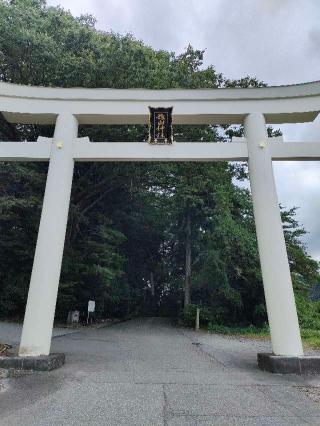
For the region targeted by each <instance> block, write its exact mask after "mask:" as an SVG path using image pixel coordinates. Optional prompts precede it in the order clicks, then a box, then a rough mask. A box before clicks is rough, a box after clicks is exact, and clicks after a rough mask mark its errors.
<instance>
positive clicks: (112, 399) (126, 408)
mask: <svg viewBox="0 0 320 426" xmlns="http://www.w3.org/2000/svg"><path fill="white" fill-rule="evenodd" d="M195 343H200V345H197V344H195ZM266 349H268V343H267V342H248V341H241V340H239V339H232V338H225V337H220V336H215V335H207V334H205V333H203V334H200V335H196V334H194V333H193V332H189V331H184V330H182V329H179V328H175V327H173V326H171V325H170V323H169V322H168V321H166V320H163V319H162V320H161V319H153V318H150V319H141V320H134V321H129V322H126V323H122V324H117V325H114V326H112V327H109V328H102V329H99V330H92V329H91V330H85V331H82V332H78V333H74V334H69V335H66V336H61V337H57V338H55V339H54V340H53V350H54V351H64V352H65V353H66V355H67V363H66V365H65V366H64V367H62V368H61V369H59V370H56V371H54V372H51V373H32V374H28V375H25V376H23V377H20V378H18V379H5V380H3V381H2V383H3V385H4V390H3V391H2V392H1V393H0V425H1V426H9V425H10V426H13V425H14V426H22V425H23V426H31V425H35V426H49V425H50V426H52V425H54V426H62V425H68V426H69V425H78V426H79V425H90V426H91V425H99V426H100V425H110V426H118V425H123V426H135V425H137V426H144V425H146V426H158V425H161V426H180V425H185V426H197V425H199V426H211V425H237V426H238V425H256V426H258V425H259V426H264V425H319V424H320V404H318V403H316V402H313V401H312V400H311V399H309V398H308V397H307V396H306V395H305V393H304V392H302V391H301V390H300V389H299V387H300V386H306V385H318V384H320V381H319V379H317V378H311V379H309V380H306V379H303V378H299V377H298V376H286V377H282V376H276V375H272V374H269V373H264V372H261V371H259V370H258V369H257V367H256V353H257V351H260V350H266Z"/></svg>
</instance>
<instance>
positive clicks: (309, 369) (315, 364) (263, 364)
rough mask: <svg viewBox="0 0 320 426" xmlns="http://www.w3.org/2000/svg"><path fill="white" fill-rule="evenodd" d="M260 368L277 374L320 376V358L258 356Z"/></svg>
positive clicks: (266, 354) (267, 354) (264, 354)
mask: <svg viewBox="0 0 320 426" xmlns="http://www.w3.org/2000/svg"><path fill="white" fill-rule="evenodd" d="M258 367H259V368H260V369H261V370H264V371H268V372H269V373H275V374H306V375H307V374H320V356H281V355H274V354H271V353H259V354H258Z"/></svg>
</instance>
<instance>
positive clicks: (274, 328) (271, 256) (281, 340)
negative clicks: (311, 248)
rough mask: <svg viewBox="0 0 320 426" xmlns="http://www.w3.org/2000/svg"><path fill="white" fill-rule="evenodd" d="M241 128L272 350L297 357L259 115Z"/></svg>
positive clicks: (271, 179)
mask: <svg viewBox="0 0 320 426" xmlns="http://www.w3.org/2000/svg"><path fill="white" fill-rule="evenodd" d="M244 127H245V136H246V141H247V144H248V156H249V159H248V165H249V176H250V185H251V192H252V201H253V210H254V216H255V222H256V232H257V240H258V248H259V254H260V262H261V270H262V277H263V285H264V293H265V299H266V305H267V311H268V318H269V326H270V333H271V340H272V349H273V353H274V355H282V356H289V357H298V356H302V355H303V348H302V343H301V337H300V330H299V323H298V317H297V310H296V304H295V299H294V293H293V288H292V281H291V275H290V269H289V262H288V256H287V250H286V244H285V239H284V233H283V227H282V221H281V215H280V208H279V203H278V197H277V192H276V186H275V181H274V175H273V167H272V158H271V153H270V150H269V146H268V143H269V141H268V134H267V128H266V122H265V118H264V116H263V114H260V113H251V114H249V115H248V116H247V117H246V118H245V120H244Z"/></svg>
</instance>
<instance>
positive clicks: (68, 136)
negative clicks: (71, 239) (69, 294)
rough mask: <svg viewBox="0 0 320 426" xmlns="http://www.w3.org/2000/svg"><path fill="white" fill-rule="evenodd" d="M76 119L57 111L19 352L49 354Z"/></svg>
mask: <svg viewBox="0 0 320 426" xmlns="http://www.w3.org/2000/svg"><path fill="white" fill-rule="evenodd" d="M77 133H78V122H77V119H76V118H75V117H74V116H73V115H72V114H69V113H63V114H60V115H58V117H57V121H56V127H55V132H54V137H53V141H52V146H51V155H50V163H49V170H48V176H47V183H46V189H45V194H44V200H43V207H42V213H41V219H40V226H39V233H38V240H37V246H36V251H35V256H34V261H33V269H32V274H31V281H30V287H29V294H28V301H27V306H26V312H25V317H24V323H23V330H22V337H21V342H20V349H19V355H20V356H22V355H23V356H33V357H35V356H40V355H49V353H50V346H51V335H52V327H53V321H54V313H55V307H56V301H57V294H58V286H59V278H60V270H61V263H62V256H63V248H64V240H65V233H66V227H67V220H68V211H69V203H70V194H71V186H72V177H73V168H74V159H73V141H74V140H75V139H76V138H77Z"/></svg>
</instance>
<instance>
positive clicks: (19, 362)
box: [0, 353, 65, 371]
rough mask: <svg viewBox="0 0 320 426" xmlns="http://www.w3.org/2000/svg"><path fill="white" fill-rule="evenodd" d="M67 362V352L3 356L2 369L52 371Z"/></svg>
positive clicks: (0, 366) (1, 359)
mask: <svg viewBox="0 0 320 426" xmlns="http://www.w3.org/2000/svg"><path fill="white" fill-rule="evenodd" d="M64 363H65V354H63V353H61V354H50V355H47V356H45V355H42V356H10V355H9V356H1V357H0V369H6V370H10V369H13V370H20V371H51V370H55V369H56V368H59V367H61V366H62V365H63V364H64Z"/></svg>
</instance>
